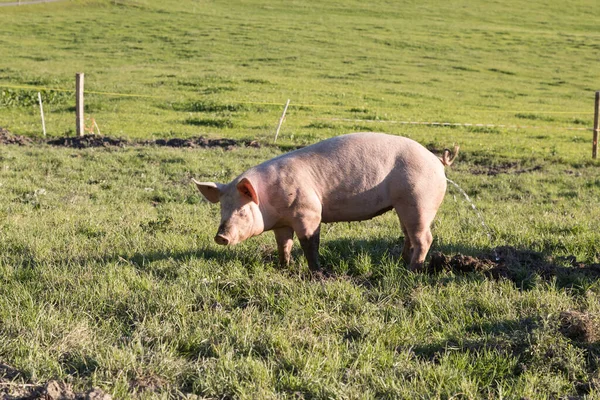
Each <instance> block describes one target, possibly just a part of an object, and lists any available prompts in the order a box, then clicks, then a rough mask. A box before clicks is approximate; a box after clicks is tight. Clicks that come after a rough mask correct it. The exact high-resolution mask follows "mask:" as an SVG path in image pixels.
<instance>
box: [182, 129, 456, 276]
mask: <svg viewBox="0 0 600 400" xmlns="http://www.w3.org/2000/svg"><path fill="white" fill-rule="evenodd" d="M457 154H458V146H456V147H455V149H454V154H452V153H451V152H450V150H448V149H446V150H444V152H443V155H442V156H441V157H439V158H438V157H436V156H435V155H434V154H433V153H431V152H430V151H429V150H427V149H426V148H425V147H423V146H422V145H420V144H419V143H417V142H416V141H414V140H411V139H408V138H406V137H401V136H394V135H388V134H383V133H375V132H359V133H351V134H346V135H341V136H337V137H333V138H330V139H326V140H323V141H321V142H318V143H316V144H313V145H311V146H308V147H304V148H301V149H298V150H295V151H292V152H290V153H286V154H283V155H280V156H278V157H275V158H273V159H271V160H268V161H265V162H263V163H262V164H260V165H257V166H255V167H253V168H250V169H248V170H247V171H245V172H244V173H242V174H241V175H239V176H238V177H237V178H235V179H234V180H233V181H231V182H230V183H227V184H222V183H214V182H198V181H196V180H195V179H193V182H194V183H195V184H196V186H197V187H198V189H199V190H200V192H201V193H202V195H203V196H204V197H205V198H206V199H207V200H208V201H209V202H211V203H219V202H220V205H221V223H220V225H219V229H218V231H217V234H216V236H215V242H217V243H218V244H220V245H225V246H230V245H234V244H236V243H239V242H241V241H244V240H246V239H248V238H250V237H252V236H256V235H259V234H261V233H262V232H264V231H269V230H272V231H273V232H274V233H275V240H276V242H277V250H278V253H279V263H280V264H281V265H282V266H286V265H288V264H289V262H290V256H291V250H292V244H293V237H294V233H295V234H296V235H297V236H298V239H299V241H300V245H301V247H302V250H303V252H304V255H305V257H306V260H307V261H308V267H309V268H310V270H311V271H319V270H320V266H319V241H320V228H321V224H322V223H330V222H341V221H363V220H368V219H371V218H373V217H376V216H378V215H381V214H383V213H385V212H387V211H390V210H392V209H394V210H395V211H396V213H397V214H398V217H399V219H400V227H401V229H402V232H403V233H404V247H403V249H402V258H403V259H404V261H405V262H406V263H407V264H409V267H410V269H412V270H421V269H422V268H423V263H424V261H425V257H426V255H427V252H428V251H429V248H430V246H431V243H432V241H433V238H432V235H431V230H430V226H431V223H432V221H433V219H434V217H435V215H436V213H437V210H438V208H439V207H440V204H441V203H442V200H443V199H444V195H445V193H446V175H445V171H444V167H445V166H449V165H450V164H452V162H453V160H454V159H455V157H456V155H457Z"/></svg>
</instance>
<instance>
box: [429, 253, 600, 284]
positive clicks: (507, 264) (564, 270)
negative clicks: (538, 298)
mask: <svg viewBox="0 0 600 400" xmlns="http://www.w3.org/2000/svg"><path fill="white" fill-rule="evenodd" d="M564 264H567V266H564ZM426 270H427V271H428V272H430V273H437V272H440V271H453V272H455V273H469V272H480V273H483V274H485V275H487V276H491V277H493V278H496V279H497V278H500V277H504V278H508V279H511V280H516V279H517V277H518V276H522V275H523V273H525V274H528V275H531V274H534V273H535V274H538V275H540V276H541V277H543V278H546V279H548V278H551V277H554V276H556V277H558V278H561V279H567V280H570V279H576V278H578V277H582V276H583V277H590V278H594V279H600V264H585V263H581V262H578V261H577V259H576V258H575V257H574V256H569V257H561V258H553V257H548V256H545V255H544V254H542V253H538V252H535V251H531V250H519V249H516V248H514V247H511V246H501V247H497V248H495V249H493V250H492V252H491V253H490V254H485V255H483V256H480V257H472V256H465V255H462V254H458V255H455V256H454V257H449V256H447V255H445V254H442V253H440V252H435V253H432V255H431V261H430V263H429V265H428V266H427V268H426Z"/></svg>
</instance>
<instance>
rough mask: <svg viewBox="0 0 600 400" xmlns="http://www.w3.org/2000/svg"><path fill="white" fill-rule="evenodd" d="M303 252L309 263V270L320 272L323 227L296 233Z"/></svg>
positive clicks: (319, 226)
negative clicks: (320, 246)
mask: <svg viewBox="0 0 600 400" xmlns="http://www.w3.org/2000/svg"><path fill="white" fill-rule="evenodd" d="M296 234H297V235H298V239H299V240H300V245H301V246H302V251H303V252H304V256H305V257H306V261H308V268H310V270H311V271H318V270H319V269H320V266H319V242H320V239H321V225H320V224H319V225H317V227H316V229H314V230H306V229H304V230H303V231H296Z"/></svg>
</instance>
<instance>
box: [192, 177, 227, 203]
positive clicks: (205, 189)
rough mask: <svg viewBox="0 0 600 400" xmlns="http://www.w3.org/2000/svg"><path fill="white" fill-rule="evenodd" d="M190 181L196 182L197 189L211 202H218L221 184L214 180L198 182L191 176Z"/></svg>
mask: <svg viewBox="0 0 600 400" xmlns="http://www.w3.org/2000/svg"><path fill="white" fill-rule="evenodd" d="M192 182H194V183H195V184H196V186H197V187H198V190H199V191H200V193H202V195H203V196H204V197H205V198H206V200H208V201H210V202H211V203H218V202H219V197H221V188H222V187H223V185H221V184H220V183H214V182H198V181H197V180H195V179H194V178H192Z"/></svg>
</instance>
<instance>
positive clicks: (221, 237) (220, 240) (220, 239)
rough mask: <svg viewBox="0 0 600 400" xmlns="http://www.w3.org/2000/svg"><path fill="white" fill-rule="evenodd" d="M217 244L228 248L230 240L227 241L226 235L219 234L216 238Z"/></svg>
mask: <svg viewBox="0 0 600 400" xmlns="http://www.w3.org/2000/svg"><path fill="white" fill-rule="evenodd" d="M215 242H217V244H220V245H222V246H227V245H228V244H229V239H227V238H226V237H225V236H224V235H221V234H217V236H215Z"/></svg>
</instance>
